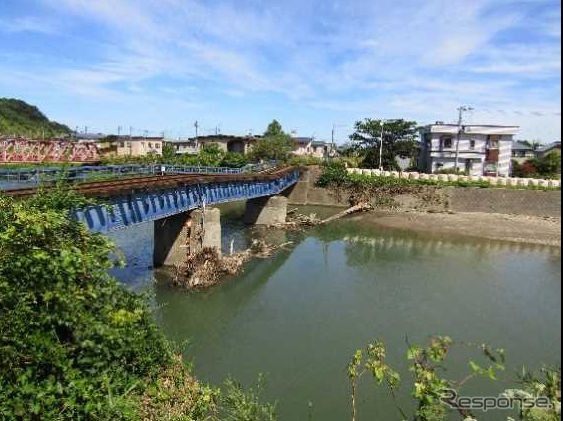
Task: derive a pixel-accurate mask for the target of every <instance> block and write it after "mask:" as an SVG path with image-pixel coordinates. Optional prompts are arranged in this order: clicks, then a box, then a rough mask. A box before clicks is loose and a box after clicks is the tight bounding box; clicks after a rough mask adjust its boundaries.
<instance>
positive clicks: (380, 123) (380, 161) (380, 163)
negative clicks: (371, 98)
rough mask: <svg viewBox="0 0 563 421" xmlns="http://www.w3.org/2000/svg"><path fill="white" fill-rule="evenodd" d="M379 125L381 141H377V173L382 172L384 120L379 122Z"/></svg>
mask: <svg viewBox="0 0 563 421" xmlns="http://www.w3.org/2000/svg"><path fill="white" fill-rule="evenodd" d="M379 125H380V126H381V139H380V141H379V171H383V134H384V131H383V129H384V127H385V120H379Z"/></svg>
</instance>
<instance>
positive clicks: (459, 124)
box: [454, 105, 473, 173]
mask: <svg viewBox="0 0 563 421" xmlns="http://www.w3.org/2000/svg"><path fill="white" fill-rule="evenodd" d="M457 111H458V113H459V115H458V119H457V138H456V142H455V167H454V169H455V172H456V173H457V172H458V170H459V141H460V139H461V133H462V132H463V131H465V130H464V128H463V113H464V112H467V111H473V108H472V107H469V106H467V105H462V106H460V107H459V108H458V109H457Z"/></svg>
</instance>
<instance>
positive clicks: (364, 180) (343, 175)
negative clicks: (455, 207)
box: [317, 162, 559, 200]
mask: <svg viewBox="0 0 563 421" xmlns="http://www.w3.org/2000/svg"><path fill="white" fill-rule="evenodd" d="M317 184H318V185H319V187H328V188H338V189H343V190H346V191H348V192H350V193H352V194H353V196H354V195H356V196H357V197H358V200H360V198H364V199H365V198H369V197H376V196H378V195H382V194H390V195H393V194H402V193H416V192H419V191H420V190H421V188H423V187H435V188H439V187H475V188H497V186H493V185H491V184H489V183H488V182H486V181H461V180H458V181H445V180H444V181H437V180H421V179H418V180H413V179H405V178H395V177H384V176H375V175H365V174H350V173H348V172H347V170H346V167H345V165H344V164H343V163H341V162H333V163H330V164H327V165H325V166H324V167H323V172H322V174H321V176H320V178H319V180H318V182H317ZM498 188H505V189H506V188H518V189H522V188H525V189H534V190H550V189H551V190H553V189H556V190H559V188H550V187H539V186H537V187H535V186H526V187H523V186H518V187H510V186H498Z"/></svg>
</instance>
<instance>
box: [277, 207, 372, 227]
mask: <svg viewBox="0 0 563 421" xmlns="http://www.w3.org/2000/svg"><path fill="white" fill-rule="evenodd" d="M372 209H373V207H372V206H371V205H370V204H369V203H359V204H357V205H355V206H352V207H350V208H348V209H346V210H344V211H342V212H339V213H337V214H336V215H333V216H330V217H328V218H326V219H319V218H318V217H317V215H316V214H310V215H302V214H298V213H296V212H295V209H293V210H291V211H290V212H288V217H287V219H288V220H287V222H286V223H285V224H277V225H273V227H274V228H284V229H290V230H299V229H303V228H306V227H314V226H317V225H324V224H328V223H330V222H332V221H336V220H337V219H340V218H344V217H345V216H348V215H352V214H354V213H358V212H366V211H370V210H372Z"/></svg>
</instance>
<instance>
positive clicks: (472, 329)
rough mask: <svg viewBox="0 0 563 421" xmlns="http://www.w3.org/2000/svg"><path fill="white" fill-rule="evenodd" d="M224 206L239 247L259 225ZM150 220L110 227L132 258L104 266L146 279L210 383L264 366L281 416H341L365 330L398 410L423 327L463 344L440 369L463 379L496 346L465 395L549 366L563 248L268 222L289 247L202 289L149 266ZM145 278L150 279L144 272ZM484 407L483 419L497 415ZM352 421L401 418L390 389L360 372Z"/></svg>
mask: <svg viewBox="0 0 563 421" xmlns="http://www.w3.org/2000/svg"><path fill="white" fill-rule="evenodd" d="M239 210H240V208H237V207H236V206H235V207H229V208H227V209H225V210H224V212H223V219H224V225H225V229H224V235H223V237H224V245H225V248H228V245H229V244H230V241H231V239H233V240H234V243H235V247H236V248H242V247H244V246H245V244H247V242H248V241H249V238H250V237H251V236H252V235H254V236H256V235H264V233H263V232H262V231H259V230H250V229H249V228H245V227H243V226H242V225H241V224H240V223H239V222H238V220H239V216H240V213H239ZM152 235H153V232H152V226H151V225H150V224H147V225H141V226H137V227H133V228H130V229H128V230H126V231H121V232H116V233H114V234H112V238H113V239H114V240H115V241H116V243H117V244H118V245H119V246H120V248H121V250H122V251H123V253H124V255H125V257H126V258H127V260H128V262H129V264H128V267H126V268H123V269H117V270H115V271H114V273H115V275H116V276H117V277H118V278H119V279H120V280H122V281H123V282H124V283H126V284H128V285H129V286H130V287H131V288H134V289H139V288H145V287H150V288H153V289H154V300H155V304H156V305H155V308H156V315H157V318H158V321H159V323H160V324H161V325H162V327H163V329H164V331H165V332H166V334H167V336H168V337H169V338H171V339H172V340H174V341H176V343H178V344H183V346H184V348H183V349H185V352H184V355H185V357H186V358H187V359H188V360H190V361H193V362H194V366H195V373H196V375H197V376H198V377H199V378H200V379H202V380H204V381H209V382H211V383H214V384H219V383H221V382H222V381H223V380H224V379H225V377H226V376H228V375H232V376H233V377H234V378H236V379H237V380H239V381H241V382H242V383H243V384H245V385H251V384H253V382H255V381H256V379H257V377H258V374H259V373H263V374H264V375H265V382H266V386H265V398H267V399H270V400H277V401H278V413H279V416H280V420H308V419H313V420H321V421H331V420H335V421H336V420H338V421H340V420H347V419H350V415H349V414H350V408H349V386H348V382H347V375H346V365H347V363H348V360H349V359H350V357H351V356H352V354H353V352H354V350H356V349H357V348H361V347H364V346H365V345H366V344H367V343H368V342H370V341H372V340H373V339H375V338H379V339H381V340H383V341H384V342H385V343H386V344H387V346H388V361H389V363H390V364H391V365H393V366H394V367H396V368H397V369H398V370H399V371H400V373H401V374H402V376H403V378H404V383H405V384H404V385H403V388H402V389H401V392H400V393H399V401H400V402H401V405H403V406H405V407H407V408H408V407H409V405H411V404H412V401H411V399H410V398H409V390H408V383H409V381H408V380H410V374H409V372H408V368H407V363H406V360H405V353H406V346H407V345H406V342H407V340H408V341H409V342H410V343H421V342H424V341H425V340H427V338H428V337H429V336H430V335H433V334H440V335H449V336H451V337H452V338H454V339H455V340H457V341H463V342H465V343H466V345H461V346H460V347H459V348H456V349H455V350H454V352H452V354H451V357H450V360H449V364H448V366H449V367H450V371H449V372H448V376H450V377H452V378H462V377H464V375H465V374H467V373H468V370H469V369H468V367H467V361H468V359H469V358H474V359H476V360H477V361H482V359H480V358H479V356H478V355H479V353H478V352H477V351H470V349H473V348H471V347H472V346H473V345H471V344H479V343H482V342H486V343H490V344H491V345H493V346H495V347H502V348H504V349H505V350H506V353H507V357H508V361H507V366H508V368H507V370H506V371H505V372H504V373H501V374H500V378H499V380H498V381H497V382H493V381H490V380H484V379H479V380H476V381H473V382H470V383H468V385H467V386H466V387H465V388H464V390H463V391H464V393H466V394H468V395H476V394H483V393H489V394H493V395H496V394H498V393H499V392H500V391H502V390H504V388H506V387H513V386H516V384H515V378H516V371H518V370H519V368H520V367H521V366H522V365H527V366H530V367H533V368H538V367H540V366H541V364H542V363H545V364H550V365H557V366H559V365H560V361H561V358H560V353H561V333H560V332H561V280H560V277H561V259H560V258H561V256H560V249H558V248H546V247H537V246H528V245H521V244H509V243H498V242H492V241H480V240H474V239H465V238H456V237H447V238H446V237H437V236H429V235H428V234H419V233H414V232H406V231H399V230H389V229H382V228H378V227H376V226H373V225H372V224H368V223H367V222H362V221H361V220H360V221H353V222H352V221H346V220H341V221H338V222H335V223H333V224H330V225H328V226H324V227H319V228H315V229H312V230H309V231H307V232H306V233H299V234H292V233H289V234H286V233H284V232H279V231H269V232H267V233H266V234H265V235H266V236H267V238H268V239H269V240H270V241H277V242H285V241H289V240H291V241H293V242H294V244H293V245H292V246H291V247H290V248H289V249H288V250H285V251H281V252H279V253H278V254H276V255H275V256H274V257H272V258H269V259H265V260H258V261H253V262H251V263H250V264H249V265H248V266H247V267H246V268H245V270H244V272H243V273H242V274H240V275H238V276H235V277H233V278H231V279H227V280H226V281H225V282H224V283H223V284H222V285H219V286H217V287H215V288H213V289H210V290H208V291H205V292H198V293H186V292H183V291H178V290H174V289H172V288H170V287H168V286H167V283H166V278H167V276H169V275H168V274H167V272H165V271H157V272H154V273H153V270H152V269H151V262H152V255H151V253H152ZM154 277H156V278H157V279H158V282H156V283H153V282H152V279H153V278H154ZM507 415H508V413H506V412H500V411H499V412H496V413H488V414H487V415H486V417H485V418H483V419H487V420H488V419H499V420H500V419H503V420H505V419H506V416H507ZM359 419H360V420H373V419H378V420H379V419H381V420H388V419H390V420H393V419H400V418H399V415H398V413H397V411H396V408H395V406H394V404H393V401H392V400H391V399H390V398H389V395H388V393H387V392H386V391H385V390H384V389H383V388H381V387H375V386H374V385H373V382H372V381H370V380H369V379H366V380H365V381H363V382H362V383H361V385H360V391H359Z"/></svg>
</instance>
